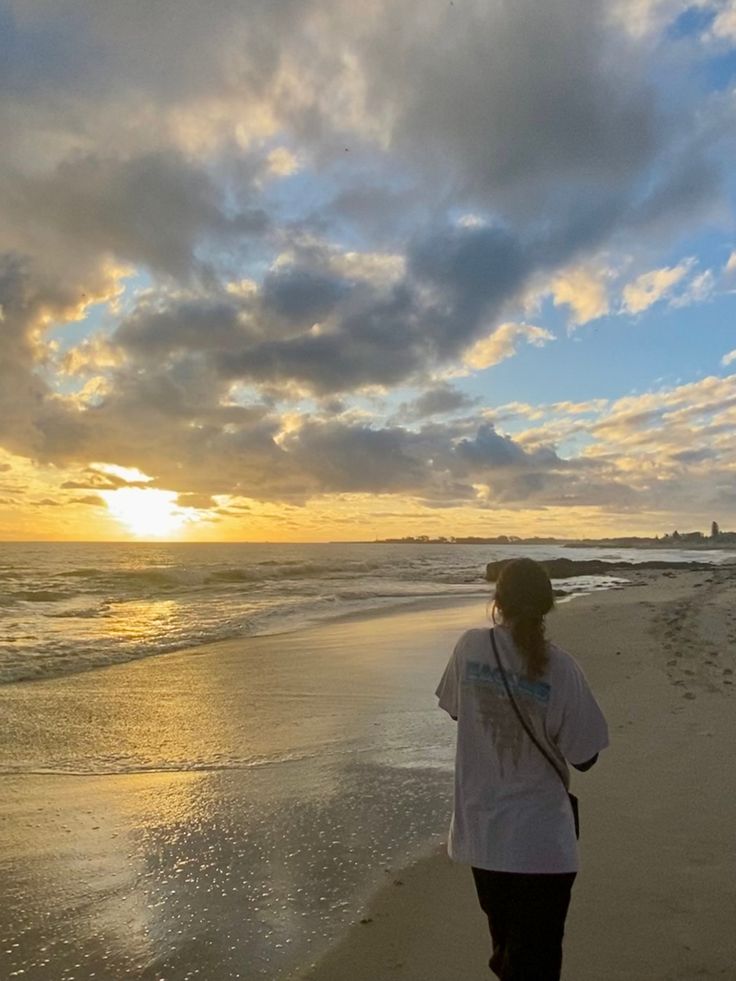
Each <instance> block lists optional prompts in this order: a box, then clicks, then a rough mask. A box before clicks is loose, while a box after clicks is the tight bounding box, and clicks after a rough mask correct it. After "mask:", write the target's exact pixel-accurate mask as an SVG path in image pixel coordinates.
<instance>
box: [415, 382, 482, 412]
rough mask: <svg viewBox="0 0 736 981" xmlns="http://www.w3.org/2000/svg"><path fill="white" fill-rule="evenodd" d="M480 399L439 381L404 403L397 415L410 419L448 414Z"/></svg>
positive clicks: (469, 406) (470, 405)
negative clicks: (412, 399)
mask: <svg viewBox="0 0 736 981" xmlns="http://www.w3.org/2000/svg"><path fill="white" fill-rule="evenodd" d="M478 401H479V400H478V399H477V398H472V397H471V396H469V395H466V394H465V393H464V392H461V391H459V390H458V389H457V388H453V387H452V386H451V385H448V384H446V383H445V382H438V383H435V384H434V385H432V386H431V387H430V388H428V389H427V390H426V391H424V392H422V394H421V395H419V396H418V397H417V398H416V399H415V400H414V401H413V402H408V403H404V404H403V405H402V406H401V407H400V408H399V411H398V413H397V415H398V416H399V417H400V418H401V417H403V418H405V419H406V420H408V421H412V420H417V419H425V418H427V417H428V416H435V415H447V414H449V413H452V412H457V411H459V410H460V409H469V408H471V407H472V406H474V405H477V404H478Z"/></svg>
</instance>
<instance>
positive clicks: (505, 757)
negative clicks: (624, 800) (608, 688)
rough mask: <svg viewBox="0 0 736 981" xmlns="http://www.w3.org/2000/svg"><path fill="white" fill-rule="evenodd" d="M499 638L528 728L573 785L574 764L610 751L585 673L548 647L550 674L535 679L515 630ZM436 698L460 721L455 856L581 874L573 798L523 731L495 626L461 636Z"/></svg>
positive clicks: (500, 631) (506, 867)
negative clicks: (528, 670)
mask: <svg viewBox="0 0 736 981" xmlns="http://www.w3.org/2000/svg"><path fill="white" fill-rule="evenodd" d="M494 636H495V637H496V643H497V646H498V653H499V656H500V659H501V663H502V665H503V668H504V671H505V673H506V677H507V680H508V683H509V686H510V688H511V691H512V692H513V694H514V698H515V700H516V703H517V705H518V706H519V708H520V710H521V711H522V713H523V714H524V717H525V720H526V722H527V725H529V726H530V728H531V729H532V731H533V732H534V735H535V736H536V737H537V739H538V740H539V742H540V743H541V744H542V746H544V748H545V749H546V750H547V752H549V753H550V755H551V756H552V758H553V759H554V760H555V761H556V763H557V766H558V769H559V770H560V772H561V773H562V774H563V775H564V777H565V779H566V781H567V782H568V784H569V770H568V766H567V764H568V762H569V763H573V764H575V763H578V764H579V763H586V762H587V761H588V760H590V759H591V758H592V757H593V756H595V755H596V753H599V752H600V751H601V750H602V749H605V747H606V746H607V745H608V727H607V725H606V720H605V718H604V717H603V713H602V712H601V709H600V707H599V705H598V703H597V702H596V700H595V697H594V696H593V693H592V692H591V690H590V687H589V685H588V682H587V681H586V679H585V675H584V674H583V671H582V669H581V668H580V666H579V665H578V663H577V662H576V661H575V659H574V658H573V657H572V656H571V655H570V654H568V653H566V652H565V651H563V650H562V649H561V648H559V647H557V646H555V645H554V644H548V654H549V663H548V665H547V669H546V671H545V673H544V675H542V676H541V677H539V678H536V679H533V680H532V679H530V678H528V677H527V676H526V675H525V674H524V662H523V660H522V658H521V656H520V655H519V653H518V651H517V650H516V647H515V645H514V642H513V639H512V637H511V631H510V630H509V629H508V628H506V627H496V628H494ZM437 696H438V698H439V704H440V707H441V708H443V709H445V711H447V712H449V714H450V715H451V716H452V717H453V718H456V719H457V749H456V756H455V800H454V809H453V815H452V822H451V824H450V835H449V842H448V851H449V854H450V857H451V858H452V859H454V860H455V861H457V862H464V863H467V864H469V865H474V866H476V868H481V869H492V870H495V871H497V872H527V873H530V872H534V873H553V872H575V871H577V869H578V849H577V842H576V840H575V826H574V821H573V817H572V810H571V808H570V802H569V800H568V797H567V791H566V789H565V786H564V785H563V783H562V780H560V777H559V776H558V775H557V774H556V773H555V771H554V770H553V769H552V767H551V765H550V763H549V761H548V760H546V759H545V758H544V756H542V754H541V753H540V751H539V749H538V748H537V747H536V746H535V745H534V743H533V742H532V740H531V739H530V738H529V735H528V733H526V732H525V731H524V729H523V728H522V725H521V722H520V721H519V719H518V717H517V715H516V713H515V711H514V707H513V705H512V704H511V701H510V700H509V697H508V694H507V692H506V688H505V686H504V683H503V678H502V676H501V673H500V671H499V670H498V666H497V664H496V659H495V656H494V653H493V649H492V647H491V639H490V634H489V631H488V630H487V629H479V630H468V631H466V633H464V634H463V635H462V637H461V638H460V639H459V641H458V642H457V644H456V646H455V650H454V651H453V654H452V657H451V658H450V661H449V663H448V665H447V668H446V669H445V673H444V675H443V676H442V680H441V681H440V684H439V686H438V688H437Z"/></svg>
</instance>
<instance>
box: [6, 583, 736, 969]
mask: <svg viewBox="0 0 736 981" xmlns="http://www.w3.org/2000/svg"><path fill="white" fill-rule="evenodd" d="M627 578H629V579H630V585H628V586H627V587H625V588H622V589H612V590H605V591H601V592H597V593H594V594H591V595H588V596H584V597H580V598H576V599H573V600H572V601H570V602H565V603H561V604H560V605H559V607H558V609H557V610H556V611H555V613H554V614H553V615H552V616H551V617H550V622H549V634H550V636H551V637H552V638H553V639H554V640H556V641H557V642H558V643H559V644H560V645H561V646H563V647H565V648H567V649H568V650H569V651H570V652H571V653H573V654H574V655H575V656H576V657H577V658H578V660H579V662H580V663H581V665H582V666H583V669H584V670H585V672H586V675H587V676H588V678H589V680H590V682H591V685H592V687H593V689H594V691H595V692H596V694H597V695H598V697H599V701H600V702H601V705H602V706H603V708H604V711H605V712H606V715H607V717H608V721H609V725H610V730H611V747H610V749H608V750H607V751H606V752H605V753H604V754H603V756H602V758H601V761H600V763H599V765H598V766H596V767H595V768H594V769H593V770H592V771H590V772H589V773H587V774H577V775H576V777H575V791H576V793H578V795H579V797H580V798H581V824H582V832H581V853H582V871H581V873H580V875H579V877H578V881H577V882H576V885H575V889H574V892H573V902H572V907H571V912H570V916H569V920H568V929H567V939H566V954H565V966H564V971H563V977H564V978H565V979H566V981H592V979H595V981H609V979H610V981H614V979H624V978H625V979H642V981H643V979H661V981H665V979H668V981H671V979H683V981H684V979H692V978H696V977H697V978H711V977H712V978H729V977H733V970H734V969H733V965H734V963H736V941H735V940H734V937H733V929H732V920H733V910H734V908H736V886H735V885H734V880H733V869H734V860H735V859H736V843H735V840H734V836H733V828H734V826H735V825H736V768H735V767H734V765H733V763H732V761H731V759H730V748H731V747H732V746H733V745H734V736H735V735H736V722H734V711H733V709H734V700H733V698H734V694H733V687H734V686H733V684H732V681H733V677H734V675H733V672H734V669H735V668H736V645H735V641H736V613H735V612H733V611H734V610H736V603H734V599H736V578H734V571H733V569H731V568H728V567H726V566H724V567H722V568H718V567H714V569H713V571H712V572H689V571H677V572H674V571H673V572H639V573H634V574H632V575H630V576H627ZM484 618H485V604H484V603H483V602H479V600H478V599H477V598H473V599H447V600H445V601H443V602H437V601H436V602H432V603H430V602H429V601H428V602H426V603H423V604H422V603H417V604H415V605H413V606H410V607H407V608H405V609H399V610H394V611H385V610H384V611H378V612H376V613H374V614H372V615H367V614H362V615H360V616H346V617H343V618H341V619H336V620H334V621H331V622H326V623H323V624H318V625H315V626H311V627H308V628H305V629H303V630H299V631H296V632H293V633H283V634H272V635H270V636H265V637H249V638H246V639H241V640H232V641H226V642H221V643H216V644H209V645H206V646H202V647H198V648H192V649H190V650H185V651H180V652H177V653H173V654H166V655H162V656H159V657H155V658H149V659H144V660H139V661H134V662H130V663H126V664H119V665H114V666H111V667H107V668H104V669H98V670H94V671H88V672H85V673H83V674H78V675H70V676H68V677H60V678H53V679H50V680H43V681H33V682H21V683H17V684H11V685H6V686H4V687H3V689H2V690H1V691H0V705H1V706H2V709H1V710H2V718H3V726H2V734H1V735H0V771H2V787H3V793H2V799H1V802H0V863H1V865H2V883H3V885H2V893H3V896H2V899H3V902H2V904H0V938H1V939H2V940H3V943H2V945H1V948H2V949H0V973H1V974H2V976H3V977H21V978H24V979H26V981H27V979H32V981H36V979H37V981H72V979H74V981H80V979H87V978H103V979H110V981H113V979H117V978H123V977H137V978H142V979H165V981H184V979H193V978H200V979H208V981H224V979H230V978H244V979H248V978H260V977H263V978H270V979H273V981H277V979H278V981H281V979H286V978H289V979H297V978H309V979H311V981H330V979H333V981H346V979H348V978H350V979H351V981H361V979H369V978H370V979H372V981H382V979H389V978H394V977H396V978H405V979H417V981H418V979H420V978H421V979H423V981H427V979H434V981H451V979H452V981H456V979H458V978H461V977H462V978H464V979H466V978H467V979H470V978H474V977H478V978H483V977H486V976H490V975H489V972H488V970H487V967H486V961H487V957H488V951H487V946H488V942H487V937H486V927H485V925H484V922H483V917H482V915H481V914H480V912H479V910H478V909H477V908H476V901H475V897H474V895H473V889H472V880H471V878H470V874H469V871H468V870H467V869H466V868H463V867H458V866H454V865H452V863H450V862H449V860H448V859H447V857H446V855H445V854H444V849H443V840H444V834H445V832H446V827H447V822H448V820H449V814H450V806H451V787H452V759H453V737H454V733H453V723H452V722H451V721H450V720H449V719H448V718H447V717H446V716H445V715H444V714H443V713H441V712H439V711H438V710H437V708H436V705H435V700H434V697H433V691H434V687H435V685H436V683H437V680H438V678H439V675H440V674H441V672H442V669H443V668H444V665H445V663H446V661H447V658H448V656H449V653H450V650H451V649H452V645H453V643H454V640H455V639H456V638H457V636H458V635H459V633H460V632H461V631H462V630H463V629H465V628H466V627H469V626H478V625H481V624H482V623H483V622H484Z"/></svg>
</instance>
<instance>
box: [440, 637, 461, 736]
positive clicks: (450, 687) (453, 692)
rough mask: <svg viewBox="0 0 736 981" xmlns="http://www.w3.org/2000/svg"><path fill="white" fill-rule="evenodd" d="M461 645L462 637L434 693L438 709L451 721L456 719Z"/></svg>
mask: <svg viewBox="0 0 736 981" xmlns="http://www.w3.org/2000/svg"><path fill="white" fill-rule="evenodd" d="M463 636H464V635H463ZM461 643H462V637H461V638H460V640H459V641H458V642H457V644H455V650H454V651H453V652H452V655H451V656H450V660H449V661H448V662H447V667H446V668H445V673H444V674H443V675H442V678H441V680H440V683H439V685H437V690H436V691H435V695H436V696H437V698H439V705H440V708H441V709H444V710H445V712H447V713H448V714H449V715H451V716H452V718H453V719H456V718H457V716H458V690H459V687H460V661H459V651H460V645H461Z"/></svg>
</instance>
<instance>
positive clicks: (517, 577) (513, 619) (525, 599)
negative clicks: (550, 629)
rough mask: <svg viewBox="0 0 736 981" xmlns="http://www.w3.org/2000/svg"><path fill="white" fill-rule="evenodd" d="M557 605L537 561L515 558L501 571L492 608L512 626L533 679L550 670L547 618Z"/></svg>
mask: <svg viewBox="0 0 736 981" xmlns="http://www.w3.org/2000/svg"><path fill="white" fill-rule="evenodd" d="M554 605H555V597H554V593H553V592H552V583H551V582H550V581H549V576H548V575H547V573H546V572H545V571H544V569H543V567H542V566H541V565H540V564H539V563H538V562H535V561H534V559H512V560H511V562H508V563H507V564H506V565H505V566H504V567H503V568H502V570H501V574H500V575H499V577H498V581H497V583H496V597H495V599H494V601H493V608H494V611H495V609H496V608H498V609H499V610H500V611H501V614H502V616H503V618H504V620H506V621H507V622H508V624H509V626H510V627H511V636H512V637H513V638H514V643H515V644H516V646H517V648H518V649H519V652H520V653H521V655H522V657H523V658H524V661H525V662H526V670H527V673H528V675H529V677H530V678H538V677H539V676H540V675H542V674H544V671H545V668H546V667H547V642H546V641H545V639H544V617H545V616H546V614H547V613H549V611H550V610H551V609H552V607H553V606H554Z"/></svg>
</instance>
